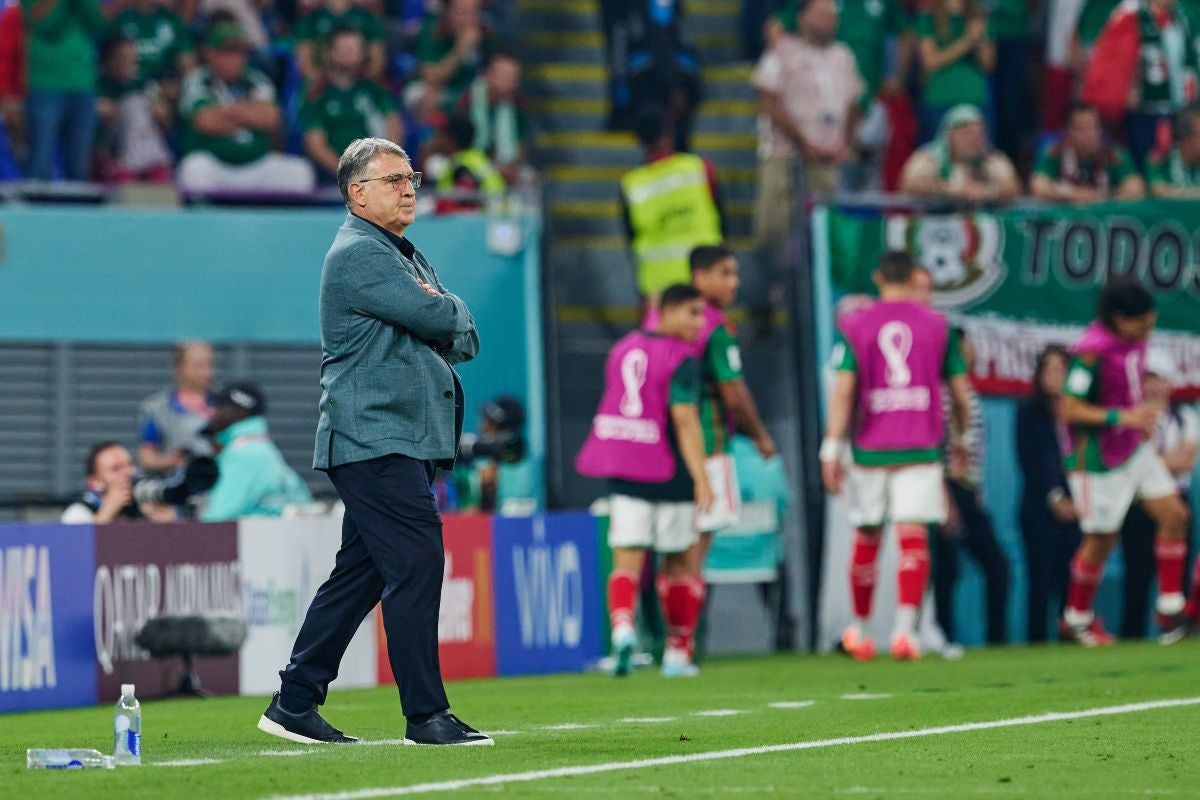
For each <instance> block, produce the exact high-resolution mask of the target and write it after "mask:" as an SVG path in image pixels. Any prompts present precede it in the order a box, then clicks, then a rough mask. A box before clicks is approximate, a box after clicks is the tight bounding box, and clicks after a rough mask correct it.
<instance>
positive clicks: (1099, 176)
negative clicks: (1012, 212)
mask: <svg viewBox="0 0 1200 800" xmlns="http://www.w3.org/2000/svg"><path fill="white" fill-rule="evenodd" d="M1030 188H1031V189H1032V190H1033V196H1034V197H1036V198H1037V199H1039V200H1045V201H1047V202H1051V203H1098V202H1101V201H1104V200H1108V199H1110V198H1115V199H1117V200H1140V199H1142V197H1143V196H1144V195H1145V194H1146V186H1145V183H1143V181H1142V176H1141V175H1139V174H1138V172H1137V168H1136V167H1134V165H1133V159H1131V158H1130V157H1129V152H1128V151H1127V150H1125V148H1124V147H1121V146H1120V145H1116V144H1112V145H1110V144H1108V143H1106V142H1105V141H1104V128H1103V127H1102V126H1101V124H1100V115H1099V114H1098V113H1096V109H1094V108H1092V107H1091V106H1089V105H1086V104H1083V103H1078V104H1076V105H1074V106H1072V107H1071V110H1070V111H1068V112H1067V125H1066V129H1065V131H1064V132H1063V136H1062V139H1060V140H1059V141H1057V142H1054V143H1052V144H1049V145H1047V146H1046V147H1044V148H1043V149H1042V152H1041V153H1040V154H1039V155H1038V160H1037V163H1036V164H1034V166H1033V179H1032V181H1031V186H1030Z"/></svg>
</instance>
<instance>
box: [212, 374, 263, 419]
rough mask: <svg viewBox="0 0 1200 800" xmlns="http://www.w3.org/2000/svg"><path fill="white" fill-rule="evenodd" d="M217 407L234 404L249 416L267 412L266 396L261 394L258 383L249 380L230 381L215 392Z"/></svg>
mask: <svg viewBox="0 0 1200 800" xmlns="http://www.w3.org/2000/svg"><path fill="white" fill-rule="evenodd" d="M216 405H217V407H220V406H234V407H235V408H240V409H241V410H242V411H245V412H246V413H247V414H249V415H250V416H252V417H254V416H258V415H259V414H265V413H267V398H266V397H264V396H263V393H262V389H260V388H258V384H255V383H251V382H250V381H238V382H236V383H230V384H227V385H226V386H225V388H224V389H222V390H221V391H220V392H218V393H217V403H216Z"/></svg>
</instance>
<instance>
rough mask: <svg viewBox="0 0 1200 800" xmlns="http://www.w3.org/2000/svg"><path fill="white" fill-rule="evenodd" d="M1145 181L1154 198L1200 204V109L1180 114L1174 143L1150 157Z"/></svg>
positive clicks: (1188, 110)
mask: <svg viewBox="0 0 1200 800" xmlns="http://www.w3.org/2000/svg"><path fill="white" fill-rule="evenodd" d="M1146 178H1147V179H1148V180H1149V182H1150V194H1151V195H1153V196H1154V197H1166V198H1171V199H1175V200H1200V107H1197V106H1189V107H1187V108H1185V109H1184V110H1183V111H1180V112H1179V114H1178V115H1177V116H1176V119H1175V143H1174V145H1173V146H1172V147H1169V148H1167V149H1165V150H1159V151H1158V152H1157V153H1155V154H1154V156H1153V157H1151V159H1150V163H1149V164H1148V165H1147V167H1146Z"/></svg>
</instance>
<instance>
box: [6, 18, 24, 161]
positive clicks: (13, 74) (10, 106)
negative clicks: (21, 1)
mask: <svg viewBox="0 0 1200 800" xmlns="http://www.w3.org/2000/svg"><path fill="white" fill-rule="evenodd" d="M27 91H28V87H27V84H26V80H25V23H24V22H22V21H21V6H20V5H17V4H15V3H14V4H13V5H10V6H7V7H5V8H4V9H3V10H2V11H0V124H2V125H4V131H5V133H6V134H8V144H9V147H11V148H12V154H13V157H14V158H15V159H16V162H17V164H24V163H25V159H26V158H27V157H28V150H29V148H28V142H27V141H26V130H25V95H26V93H27ZM0 176H2V175H0Z"/></svg>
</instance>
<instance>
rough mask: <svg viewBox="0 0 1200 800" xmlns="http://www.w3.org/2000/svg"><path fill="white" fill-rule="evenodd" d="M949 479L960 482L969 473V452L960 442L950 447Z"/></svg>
mask: <svg viewBox="0 0 1200 800" xmlns="http://www.w3.org/2000/svg"><path fill="white" fill-rule="evenodd" d="M949 472H950V477H951V478H955V479H959V480H961V479H962V478H965V477H967V476H968V475H969V474H970V472H971V451H970V450H968V449H967V446H966V445H965V444H963V443H962V442H956V443H954V444H951V445H950V464H949Z"/></svg>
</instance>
